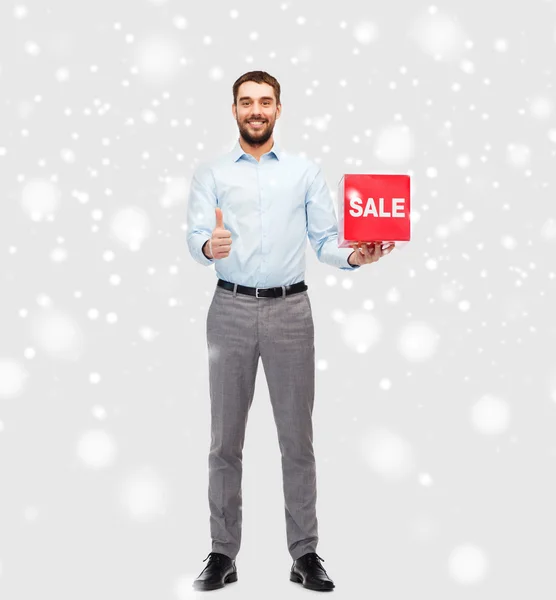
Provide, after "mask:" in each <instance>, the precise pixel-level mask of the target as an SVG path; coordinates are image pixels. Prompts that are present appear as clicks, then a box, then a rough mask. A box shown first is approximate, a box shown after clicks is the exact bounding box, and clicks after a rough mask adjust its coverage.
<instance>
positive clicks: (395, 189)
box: [338, 173, 411, 248]
mask: <svg viewBox="0 0 556 600" xmlns="http://www.w3.org/2000/svg"><path fill="white" fill-rule="evenodd" d="M409 191H410V188H409V175H367V174H351V173H350V174H346V175H343V176H342V178H341V179H340V183H339V184H338V247H340V248H349V247H350V245H351V244H352V243H354V242H407V241H409V239H410V235H411V226H410V219H409V214H410V197H409Z"/></svg>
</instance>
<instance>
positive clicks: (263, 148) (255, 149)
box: [239, 136, 274, 160]
mask: <svg viewBox="0 0 556 600" xmlns="http://www.w3.org/2000/svg"><path fill="white" fill-rule="evenodd" d="M239 145H240V146H241V148H242V149H243V151H244V152H247V154H250V155H251V156H253V157H255V158H256V159H257V160H259V158H261V156H262V155H263V154H266V153H267V152H270V150H272V146H274V138H273V137H272V136H270V138H269V139H268V140H267V141H266V142H265V143H264V144H255V145H251V144H248V143H247V142H246V141H245V140H244V139H243V138H242V137H241V136H239Z"/></svg>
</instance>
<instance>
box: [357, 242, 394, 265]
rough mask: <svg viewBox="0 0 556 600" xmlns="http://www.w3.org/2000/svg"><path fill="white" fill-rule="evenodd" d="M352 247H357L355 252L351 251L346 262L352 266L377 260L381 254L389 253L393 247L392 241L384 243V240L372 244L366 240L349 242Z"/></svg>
mask: <svg viewBox="0 0 556 600" xmlns="http://www.w3.org/2000/svg"><path fill="white" fill-rule="evenodd" d="M350 246H351V247H352V248H357V250H355V252H352V253H351V254H350V255H349V257H348V263H349V264H350V265H352V266H356V265H357V266H361V265H368V264H371V263H374V262H377V261H378V260H379V259H380V258H382V257H383V256H386V255H387V254H390V252H392V250H393V249H394V248H395V245H394V243H393V242H390V245H388V246H387V245H386V242H376V243H374V244H372V243H369V244H367V243H366V242H363V243H361V242H357V243H355V242H354V243H352V244H350Z"/></svg>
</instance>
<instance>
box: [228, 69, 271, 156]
mask: <svg viewBox="0 0 556 600" xmlns="http://www.w3.org/2000/svg"><path fill="white" fill-rule="evenodd" d="M281 108H282V107H281V106H280V105H276V98H275V97H274V88H273V87H272V86H271V85H268V83H255V82H254V81H246V82H245V83H242V84H241V85H240V86H239V89H238V93H237V107H236V105H235V104H234V105H232V112H233V114H234V117H235V119H236V121H237V124H238V127H239V132H240V134H241V137H242V138H243V139H244V140H245V141H246V142H247V143H248V144H250V145H251V146H261V145H262V144H264V143H265V142H267V141H268V140H269V139H270V136H271V135H272V132H273V131H274V125H275V123H276V119H277V118H279V116H280V111H281ZM252 121H262V124H257V123H252Z"/></svg>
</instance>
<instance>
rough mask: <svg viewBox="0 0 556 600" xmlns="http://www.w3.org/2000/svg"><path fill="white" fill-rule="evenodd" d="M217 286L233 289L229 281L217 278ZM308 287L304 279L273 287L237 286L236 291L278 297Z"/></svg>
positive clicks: (232, 284)
mask: <svg viewBox="0 0 556 600" xmlns="http://www.w3.org/2000/svg"><path fill="white" fill-rule="evenodd" d="M217 285H218V287H221V288H224V289H225V290H232V291H233V289H234V286H235V284H234V283H230V282H229V281H224V280H223V279H219V280H218V283H217ZM307 289H309V286H308V285H307V284H306V283H305V281H298V282H297V283H293V284H292V285H282V286H280V287H273V288H254V287H249V286H247V285H239V284H238V286H237V292H238V293H240V294H248V295H249V296H256V297H257V298H280V297H282V296H289V295H290V294H298V293H299V292H304V291H305V290H307Z"/></svg>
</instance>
